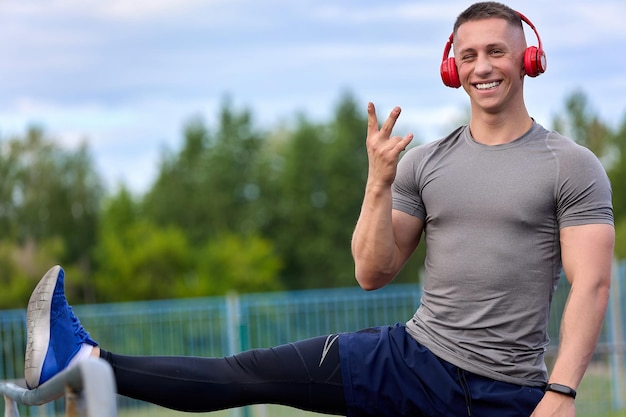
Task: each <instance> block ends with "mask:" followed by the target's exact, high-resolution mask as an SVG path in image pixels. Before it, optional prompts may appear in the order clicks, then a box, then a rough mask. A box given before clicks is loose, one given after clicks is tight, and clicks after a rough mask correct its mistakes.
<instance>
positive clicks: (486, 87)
mask: <svg viewBox="0 0 626 417" xmlns="http://www.w3.org/2000/svg"><path fill="white" fill-rule="evenodd" d="M500 83H501V81H492V82H490V83H480V84H474V87H476V88H477V89H479V90H490V89H492V88H496V87H497V86H499V85H500Z"/></svg>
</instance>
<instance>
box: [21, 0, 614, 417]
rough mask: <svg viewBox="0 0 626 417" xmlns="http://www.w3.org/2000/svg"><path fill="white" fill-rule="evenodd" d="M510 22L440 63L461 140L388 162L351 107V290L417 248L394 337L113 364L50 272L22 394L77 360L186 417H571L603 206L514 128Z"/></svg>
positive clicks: (598, 195)
mask: <svg viewBox="0 0 626 417" xmlns="http://www.w3.org/2000/svg"><path fill="white" fill-rule="evenodd" d="M522 20H525V18H524V17H523V16H521V15H519V14H518V13H517V12H515V11H514V10H511V9H510V8H508V7H506V6H504V5H502V4H499V3H494V2H488V3H477V4H475V5H473V6H471V7H469V8H468V9H467V10H466V11H464V12H463V13H462V14H461V15H460V16H459V17H458V19H457V22H456V24H455V27H454V32H453V36H452V37H451V42H453V45H454V52H455V60H454V61H448V60H444V65H445V68H443V65H442V73H444V74H445V78H444V82H446V84H448V85H452V86H459V85H460V86H463V88H464V90H465V91H466V93H467V94H468V96H469V98H470V103H471V110H472V114H471V120H470V123H469V125H468V126H462V127H460V128H459V129H457V130H455V131H454V132H452V133H451V134H450V135H449V136H447V137H446V138H443V139H441V140H439V141H435V142H432V143H429V144H426V145H422V146H418V147H416V148H414V149H411V150H410V151H408V152H407V154H406V155H405V156H404V157H403V158H402V159H401V160H400V163H398V159H399V156H400V153H401V152H402V151H403V150H404V149H405V148H406V147H407V145H408V144H409V143H410V141H411V140H412V135H407V136H404V137H398V136H392V129H393V126H394V124H395V122H396V120H397V118H398V116H399V114H400V109H399V108H395V109H394V110H393V111H392V112H391V114H390V116H389V117H388V118H387V120H386V121H385V123H384V124H383V125H382V127H381V128H380V129H379V126H378V121H377V117H376V112H375V109H374V105H373V104H371V103H370V104H369V105H368V135H367V150H368V157H369V174H368V180H367V185H366V190H365V196H364V200H363V206H362V211H361V214H360V216H359V219H358V222H357V226H356V228H355V232H354V236H353V242H352V251H353V256H354V259H355V271H356V278H357V281H358V282H359V284H360V285H361V286H362V287H363V288H364V289H366V290H373V289H377V288H380V287H382V286H384V285H386V284H388V283H389V282H390V281H391V280H392V279H393V278H394V276H395V275H396V274H397V273H398V271H399V270H400V269H401V268H402V266H403V265H404V264H405V262H406V261H407V259H408V258H409V256H410V255H411V253H413V251H414V250H415V248H416V247H417V245H418V243H419V242H420V240H421V238H422V235H424V239H425V241H426V245H427V257H426V264H425V267H426V274H425V281H424V293H423V298H422V301H421V305H420V307H419V308H418V310H417V311H416V313H415V315H414V316H413V318H412V319H411V320H409V321H408V322H407V323H406V325H399V324H398V325H395V326H386V327H377V328H372V329H366V330H363V331H360V332H355V333H343V334H339V335H330V336H327V337H318V338H313V339H309V340H304V341H299V342H295V343H292V344H289V345H284V346H279V347H276V348H273V349H257V350H252V351H248V352H244V353H242V354H239V355H236V356H234V357H230V358H185V357H165V358H163V357H156V358H153V357H145V356H144V357H133V356H122V355H117V354H113V353H111V352H106V351H104V350H100V349H99V348H98V347H97V344H96V342H95V341H94V340H93V339H92V338H91V337H90V336H89V334H88V333H86V332H85V330H84V329H83V328H82V326H81V325H80V323H79V321H78V319H77V318H76V317H74V314H73V313H72V310H71V308H70V307H69V306H68V305H67V302H66V300H65V296H64V293H63V283H64V275H63V271H62V269H61V268H60V267H55V268H53V269H51V270H50V271H49V272H48V273H47V274H46V275H45V276H44V278H43V279H42V281H41V282H40V284H39V285H38V286H37V288H36V289H35V291H34V293H33V296H32V297H31V301H30V303H29V311H28V324H29V329H28V338H29V342H28V347H27V354H26V380H27V383H28V384H29V386H31V387H35V386H38V385H39V384H41V383H44V382H45V381H46V380H48V379H49V378H51V377H52V376H54V375H55V374H56V373H58V372H59V371H60V370H62V369H64V368H65V367H67V366H71V365H72V364H73V363H76V362H78V361H80V360H81V359H82V358H83V357H85V356H88V355H93V356H100V357H102V358H104V359H105V360H107V361H108V362H109V363H110V364H111V365H112V367H113V371H114V374H115V378H116V383H117V387H118V392H119V393H120V394H122V395H126V396H130V397H133V398H139V399H143V400H146V401H150V402H153V403H156V404H161V405H163V406H166V407H170V408H175V409H181V410H186V411H211V410H216V409H220V408H228V407H234V406H239V405H244V404H253V403H262V402H265V403H277V404H286V405H291V406H294V407H299V408H303V409H307V410H313V411H319V412H324V413H330V414H346V415H349V416H409V415H411V416H418V415H419V416H433V417H434V416H463V415H467V416H479V417H490V416H494V417H495V416H497V417H503V416H504V417H514V416H516V417H521V416H529V415H532V416H533V417H547V416H561V417H573V416H575V406H574V397H575V395H576V392H575V390H576V389H577V387H578V384H579V382H580V380H581V378H582V376H583V374H584V372H585V369H586V367H587V365H588V363H589V360H590V357H591V355H592V353H593V350H594V348H595V345H596V343H597V338H598V334H599V332H600V328H601V324H602V320H603V317H604V313H605V309H606V304H607V299H608V290H609V281H610V265H611V260H612V253H613V244H614V243H613V242H614V229H613V216H612V208H611V191H610V186H609V183H608V180H607V177H606V174H605V173H604V170H603V169H602V167H601V165H600V163H599V162H598V160H597V158H595V157H594V156H593V155H592V154H591V152H589V151H588V150H586V149H585V148H582V147H580V146H578V145H576V144H575V143H574V142H572V141H571V140H569V139H566V138H564V137H562V136H560V135H558V134H557V133H554V132H548V131H547V130H545V129H543V128H542V127H541V126H540V125H539V124H537V123H536V122H535V121H534V120H533V119H531V117H530V116H529V114H528V112H527V110H526V107H525V104H524V99H523V86H524V80H525V78H524V77H525V75H526V74H528V75H532V76H536V75H538V74H539V73H541V72H543V70H545V62H544V57H543V51H537V50H535V49H531V50H530V52H531V53H532V54H534V56H533V57H531V58H529V56H528V55H529V54H527V52H528V48H527V47H526V42H525V38H524V33H523V29H522ZM526 21H527V20H526ZM527 23H528V21H527ZM449 45H450V44H449ZM539 49H540V48H539ZM444 58H445V57H444ZM562 268H563V269H564V271H565V274H566V276H567V279H568V280H569V281H570V283H571V285H572V289H571V292H570V296H569V300H568V303H567V306H566V309H565V312H564V316H563V323H562V335H561V346H560V349H559V355H558V359H557V361H556V363H555V365H554V368H553V370H552V372H551V374H550V375H549V376H548V373H547V370H546V366H545V364H544V361H543V354H544V351H545V347H546V346H547V343H548V338H547V334H546V329H547V321H548V315H549V311H550V302H551V298H552V294H553V291H554V288H555V285H556V282H557V281H558V279H559V276H560V272H561V269H562Z"/></svg>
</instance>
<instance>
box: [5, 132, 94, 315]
mask: <svg viewBox="0 0 626 417" xmlns="http://www.w3.org/2000/svg"><path fill="white" fill-rule="evenodd" d="M0 175H2V182H1V183H0V234H1V236H2V239H3V241H2V245H3V247H4V250H3V256H4V260H3V265H2V266H1V268H2V270H1V271H0V275H2V276H5V277H10V278H7V279H9V280H11V285H15V286H20V285H21V284H18V283H15V282H13V281H20V280H21V281H22V282H24V281H23V279H22V278H23V277H28V278H29V279H31V278H32V279H38V278H39V277H40V276H41V272H42V271H45V270H47V269H48V268H49V267H51V266H52V265H53V264H56V263H61V264H63V265H65V266H66V267H67V268H69V269H75V271H76V274H75V278H76V279H74V280H73V283H72V285H70V286H69V288H68V291H69V292H70V293H71V292H73V291H76V292H77V293H78V294H77V296H76V299H78V300H80V299H82V298H83V297H82V296H81V295H79V294H80V293H81V292H82V290H83V289H84V286H85V279H86V277H87V274H88V273H89V272H90V271H91V269H92V258H91V250H92V248H93V247H94V245H95V242H96V238H97V237H96V227H97V221H98V214H99V210H100V207H99V205H100V201H101V198H102V196H103V193H104V188H103V186H102V182H101V180H100V177H99V175H98V174H97V172H96V170H95V168H94V166H93V162H92V159H91V157H90V154H89V151H88V148H87V146H86V145H85V144H82V145H81V146H80V147H79V148H78V149H77V150H76V151H69V150H66V149H63V148H61V147H60V146H58V145H57V144H56V143H55V142H54V140H52V139H50V138H48V137H47V136H46V135H45V132H44V131H43V130H42V129H40V128H37V127H32V128H30V129H28V131H27V132H26V134H25V136H24V137H13V138H9V139H7V140H5V141H3V142H2V146H1V147H0ZM51 242H54V243H51ZM47 251H49V252H48V253H47ZM25 259H30V261H25ZM44 259H45V260H46V262H45V263H46V264H44V265H42V262H41V260H44ZM29 262H32V263H30V264H29ZM35 265H36V266H37V270H36V271H33V270H32V269H33V267H34V266H35ZM20 277H22V278H20ZM35 277H36V278H35ZM17 302H18V303H19V305H20V306H22V305H23V303H24V300H23V299H20V300H19V301H17Z"/></svg>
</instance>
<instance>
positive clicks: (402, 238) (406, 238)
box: [392, 210, 424, 265]
mask: <svg viewBox="0 0 626 417" xmlns="http://www.w3.org/2000/svg"><path fill="white" fill-rule="evenodd" d="M392 224H393V234H394V237H395V241H396V246H397V248H398V255H399V259H400V264H401V265H404V263H405V262H406V261H407V260H408V259H409V257H410V256H411V254H412V253H413V252H414V251H415V249H416V248H417V245H418V244H419V241H420V237H421V235H422V232H423V230H424V221H423V220H422V219H420V218H419V217H415V216H411V215H410V214H407V213H405V212H403V211H400V210H392Z"/></svg>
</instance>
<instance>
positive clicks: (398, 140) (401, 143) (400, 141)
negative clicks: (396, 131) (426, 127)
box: [390, 133, 413, 152]
mask: <svg viewBox="0 0 626 417" xmlns="http://www.w3.org/2000/svg"><path fill="white" fill-rule="evenodd" d="M390 139H391V140H392V141H394V142H395V145H394V148H395V149H397V150H398V151H400V152H401V151H404V150H405V149H406V147H407V146H408V145H409V143H411V141H412V140H413V133H409V134H407V135H406V136H404V137H402V136H393V137H391V138H390Z"/></svg>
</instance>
